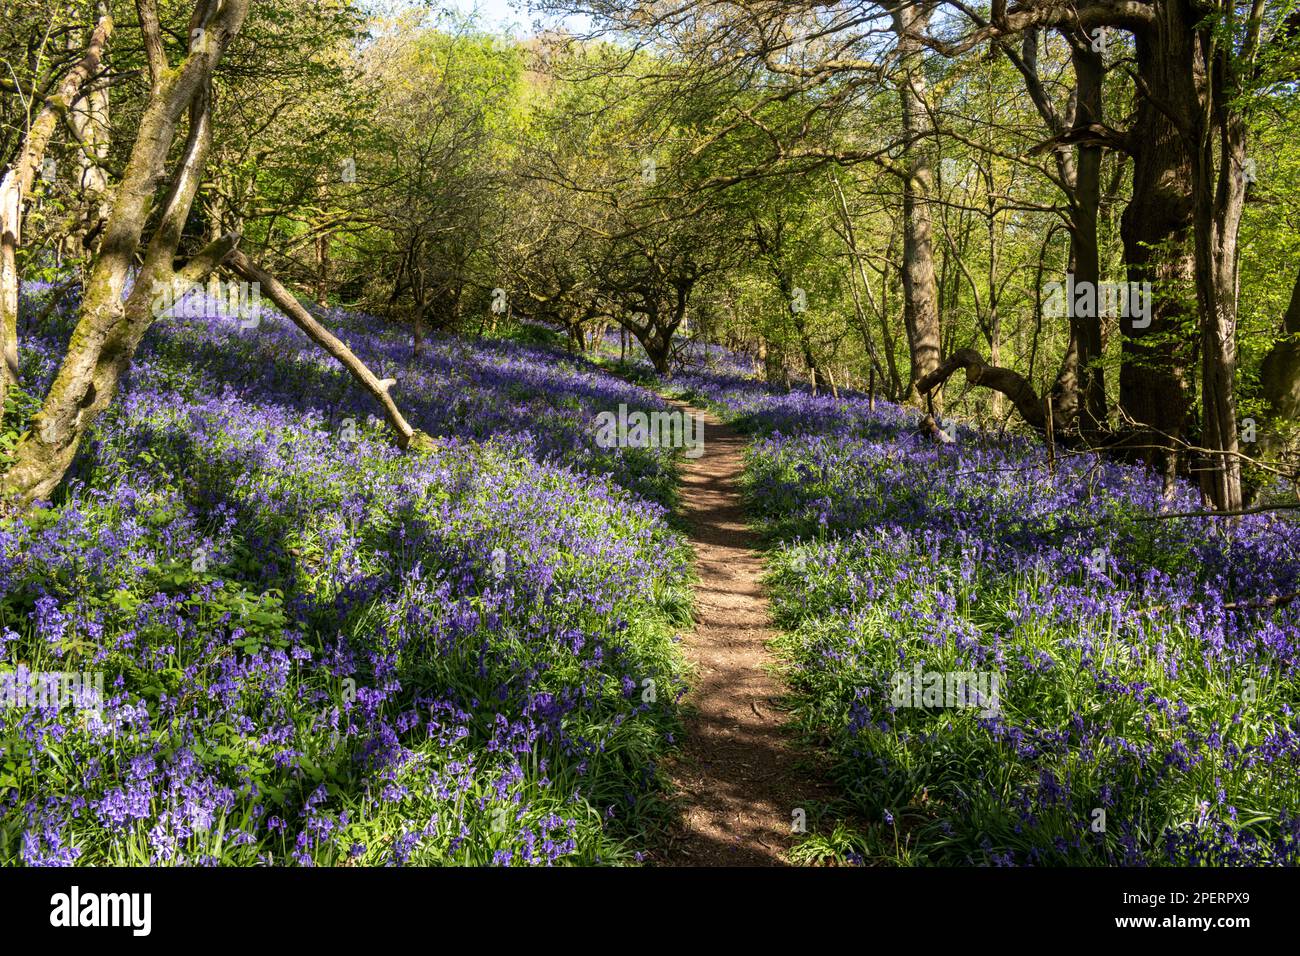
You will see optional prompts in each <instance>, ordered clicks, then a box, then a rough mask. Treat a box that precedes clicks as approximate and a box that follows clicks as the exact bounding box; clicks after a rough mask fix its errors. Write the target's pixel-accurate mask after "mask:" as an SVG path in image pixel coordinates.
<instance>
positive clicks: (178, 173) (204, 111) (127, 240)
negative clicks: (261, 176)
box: [0, 0, 250, 509]
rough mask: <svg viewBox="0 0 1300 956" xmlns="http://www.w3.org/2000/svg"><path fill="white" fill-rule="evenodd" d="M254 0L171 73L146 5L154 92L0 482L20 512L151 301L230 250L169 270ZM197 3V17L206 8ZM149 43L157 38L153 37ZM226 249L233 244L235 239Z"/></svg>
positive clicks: (129, 349)
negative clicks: (76, 304) (213, 112)
mask: <svg viewBox="0 0 1300 956" xmlns="http://www.w3.org/2000/svg"><path fill="white" fill-rule="evenodd" d="M249 3H250V0H225V3H224V4H223V5H222V6H221V7H220V8H219V9H218V10H217V12H215V13H214V14H212V16H211V17H210V18H209V19H207V20H206V23H207V27H206V28H205V29H204V30H203V31H202V32H200V33H196V34H195V37H194V40H193V42H192V44H191V47H190V51H189V54H188V56H187V57H186V59H185V60H184V62H182V63H181V64H180V65H179V66H177V67H175V68H168V67H167V66H166V62H165V59H164V58H163V56H162V48H161V44H160V42H156V37H157V31H158V23H157V19H156V8H155V6H154V5H153V4H152V3H146V2H142V3H140V5H139V10H140V11H141V20H142V29H143V31H144V35H145V37H146V40H148V41H149V42H148V43H147V44H146V47H147V51H148V52H149V58H150V72H151V75H152V77H153V86H152V89H151V91H150V94H149V98H148V101H147V102H146V105H145V109H144V112H143V114H142V115H141V117H140V123H139V129H138V132H137V134H136V138H135V143H134V145H133V146H132V149H131V156H130V159H129V160H128V162H127V165H126V170H125V172H124V174H123V177H122V182H121V184H120V185H119V187H118V189H117V193H116V196H115V197H114V201H113V210H112V213H111V214H110V217H109V222H108V225H107V227H106V228H105V231H104V239H103V242H102V243H101V246H100V251H99V254H98V255H97V256H96V257H95V261H94V264H93V266H92V267H91V272H90V278H89V281H88V282H87V284H86V290H85V294H84V296H83V299H82V307H81V317H80V319H79V320H78V322H77V327H76V329H75V330H74V331H73V333H72V339H71V341H70V342H69V343H68V349H67V352H66V354H65V355H64V358H63V362H62V364H61V365H60V366H59V370H58V372H57V373H56V375H55V377H54V382H53V384H52V385H51V386H50V390H49V392H48V394H47V395H46V396H45V401H44V403H43V404H42V406H41V410H40V411H39V412H38V413H37V414H36V416H35V418H34V420H33V428H32V430H31V431H30V432H29V433H28V434H27V435H25V436H24V437H23V438H22V440H21V441H19V443H18V445H17V446H16V448H15V449H14V457H13V460H12V463H11V464H10V466H9V468H8V469H7V470H6V471H5V473H4V474H3V476H0V500H3V501H4V502H5V503H6V504H7V505H8V506H10V507H16V508H18V509H23V508H26V507H28V506H30V505H31V504H32V503H33V502H34V501H37V500H39V499H42V498H46V497H48V496H49V495H50V494H51V493H52V492H53V490H54V489H55V488H56V487H57V486H58V484H59V482H60V481H62V479H63V475H64V474H65V473H66V472H67V469H68V467H69V465H70V464H71V463H72V459H73V457H74V456H75V455H76V452H77V448H78V447H79V445H80V443H81V440H82V438H83V436H84V435H85V433H86V431H87V430H88V429H89V428H90V426H91V424H92V423H93V422H94V420H95V418H96V417H97V416H98V415H99V414H100V413H101V412H102V411H103V409H104V408H106V407H107V405H108V403H109V402H110V401H111V400H112V398H113V396H114V394H115V393H116V391H117V384H118V382H119V380H120V379H121V376H122V374H123V373H124V372H125V371H126V369H127V367H128V366H129V365H130V362H131V359H132V357H133V356H134V354H135V350H136V348H137V347H138V345H139V343H140V339H141V338H142V337H143V336H144V333H145V332H146V331H147V330H148V328H149V326H150V325H151V324H152V322H153V320H154V319H155V318H156V315H155V314H154V313H155V309H154V298H155V296H156V295H157V292H158V290H159V289H160V288H164V287H166V286H168V285H171V284H172V283H175V282H176V281H177V280H178V278H183V279H184V280H187V281H201V279H202V278H203V277H206V275H207V274H208V272H210V271H211V270H212V269H213V268H215V266H216V264H217V262H218V261H219V259H214V256H217V255H224V254H225V252H226V251H228V248H229V245H228V244H227V241H225V240H223V241H222V242H219V243H216V244H214V245H213V246H209V247H208V248H207V249H205V250H204V251H203V252H201V253H199V255H198V256H196V257H195V259H194V260H193V261H192V262H191V263H190V264H189V265H188V266H187V267H186V268H185V269H184V270H182V271H181V273H180V275H179V276H178V275H177V274H176V273H173V271H172V263H173V262H174V260H175V256H176V247H177V245H178V244H179V242H180V238H181V232H182V230H183V229H184V226H185V221H186V219H187V218H188V216H189V211H190V207H191V206H192V204H193V201H194V196H195V194H196V193H197V191H198V187H199V182H200V179H201V176H202V172H203V167H204V165H205V162H206V159H207V153H208V147H209V145H210V142H211V129H210V121H211V118H210V115H209V109H208V105H209V100H208V92H207V91H208V87H209V84H210V83H211V80H212V74H213V72H214V71H215V69H216V66H217V63H218V62H219V61H220V59H221V57H222V55H223V54H224V52H225V49H226V46H227V45H228V44H229V42H230V40H231V39H232V38H233V37H234V36H235V34H236V33H238V32H239V29H240V27H242V26H243V22H244V17H245V16H246V14H247V12H248V6H249ZM207 7H208V5H207V4H201V5H200V6H199V7H197V8H196V10H195V16H198V14H199V13H200V12H201V11H203V10H205V9H207ZM150 38H153V39H150ZM186 110H189V113H190V123H189V133H188V135H187V140H186V143H185V148H184V151H183V153H182V156H181V159H180V161H179V163H178V165H177V167H176V170H175V172H174V173H173V174H172V176H171V185H170V188H169V191H168V193H167V196H166V199H165V201H164V204H163V208H162V212H161V214H160V216H159V218H158V225H157V226H156V228H155V231H154V235H153V238H152V239H151V241H150V243H149V246H148V248H147V250H146V252H145V256H144V263H143V265H142V266H141V267H140V271H139V273H138V275H137V276H136V280H135V284H134V285H133V287H132V291H131V295H130V297H129V298H128V299H127V301H126V302H125V303H124V302H123V301H122V292H123V289H124V288H125V285H126V280H127V274H128V270H129V269H130V268H131V266H132V264H133V263H134V261H135V259H136V255H137V252H138V250H139V248H140V243H141V235H142V233H143V231H144V228H145V225H146V222H148V221H149V220H150V218H151V217H150V213H151V211H152V208H153V203H154V198H155V192H156V190H157V187H158V184H159V183H160V182H166V181H167V177H166V172H165V169H166V162H167V156H168V153H169V152H170V150H171V147H172V144H173V142H174V140H175V137H176V131H177V125H178V124H179V122H180V119H181V116H182V115H183V114H184V113H185V112H186ZM230 244H233V242H231V243H230Z"/></svg>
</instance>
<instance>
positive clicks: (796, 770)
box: [662, 402, 827, 866]
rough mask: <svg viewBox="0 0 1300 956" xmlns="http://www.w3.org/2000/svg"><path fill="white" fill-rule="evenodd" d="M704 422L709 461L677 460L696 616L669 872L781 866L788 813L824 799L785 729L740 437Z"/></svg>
mask: <svg viewBox="0 0 1300 956" xmlns="http://www.w3.org/2000/svg"><path fill="white" fill-rule="evenodd" d="M673 404H674V405H676V406H677V407H679V408H681V409H682V410H683V411H686V412H689V413H691V414H696V415H702V416H703V418H704V422H705V429H704V454H703V455H702V456H701V457H699V458H696V459H689V458H686V459H683V460H682V475H681V514H682V517H683V519H684V520H685V522H686V525H687V527H688V528H689V531H690V540H691V543H692V544H693V545H694V547H695V554H696V572H697V574H698V576H699V582H698V584H697V589H696V590H697V595H698V601H697V617H696V628H695V632H694V634H692V635H690V636H688V637H686V638H684V641H683V646H684V648H685V651H686V655H687V657H688V658H689V659H690V661H691V662H692V663H693V664H694V666H695V668H696V675H695V680H694V683H693V686H692V688H691V691H690V693H689V695H688V696H687V698H686V704H687V712H686V715H685V722H686V735H685V739H684V740H683V742H682V747H681V750H680V751H679V753H678V754H677V755H676V756H675V758H674V759H673V761H672V763H671V765H670V766H669V771H668V772H669V774H670V776H671V777H672V780H673V783H674V785H675V787H676V790H677V794H678V796H677V803H678V810H679V814H680V816H679V821H678V824H677V826H676V827H675V828H674V831H673V832H672V833H671V834H670V839H669V843H668V846H667V848H666V850H665V851H664V856H665V858H664V859H663V860H662V862H664V863H667V864H669V865H674V866H728V865H731V866H781V865H784V864H785V863H786V852H787V850H788V849H789V847H790V843H791V837H792V833H793V827H792V823H793V820H794V813H795V811H796V810H797V809H799V808H805V809H807V811H808V818H809V824H810V825H811V818H812V811H811V809H810V805H811V804H812V803H815V802H819V801H823V800H825V799H826V796H827V793H826V791H825V790H824V788H823V787H822V786H820V785H819V784H818V783H817V778H816V775H815V774H814V773H810V772H809V771H808V769H807V768H805V767H802V766H801V764H803V763H806V761H805V760H804V758H803V756H802V755H801V754H800V753H799V751H798V749H797V746H796V744H795V742H794V740H793V739H791V738H790V737H789V736H787V734H786V732H785V731H784V730H783V728H782V724H783V723H784V720H785V715H784V712H783V711H782V710H781V709H780V706H779V701H780V699H781V697H782V696H783V694H784V690H785V689H784V687H783V685H782V683H781V681H780V680H779V678H777V677H775V676H774V675H773V674H772V673H771V672H770V666H771V663H772V655H771V653H770V652H769V650H768V648H767V642H768V641H769V640H770V639H771V637H772V634H771V632H770V631H769V630H768V621H769V618H768V604H767V597H766V595H765V594H764V593H763V588H762V586H761V584H760V583H759V578H760V576H761V575H762V573H763V562H762V558H761V556H760V554H759V552H758V550H757V548H756V544H757V541H756V536H755V535H754V534H753V532H751V531H750V530H749V527H748V525H747V524H746V521H745V512H744V506H743V504H742V502H741V494H740V477H741V472H742V471H743V469H744V452H745V448H746V446H747V444H748V440H747V439H746V437H745V436H744V435H743V434H741V433H740V432H738V431H736V430H735V429H733V428H731V427H730V426H728V425H725V424H723V423H722V422H721V421H719V420H718V419H717V418H716V417H715V416H714V415H712V414H710V413H708V412H701V411H700V410H699V409H697V408H694V407H692V406H689V405H685V404H683V403H681V402H673Z"/></svg>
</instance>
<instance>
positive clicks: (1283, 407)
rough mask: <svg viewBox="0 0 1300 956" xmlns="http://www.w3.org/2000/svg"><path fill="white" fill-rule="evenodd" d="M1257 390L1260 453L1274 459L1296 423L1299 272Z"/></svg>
mask: <svg viewBox="0 0 1300 956" xmlns="http://www.w3.org/2000/svg"><path fill="white" fill-rule="evenodd" d="M1259 384H1260V392H1261V394H1262V396H1263V398H1264V400H1265V401H1266V402H1267V403H1268V419H1267V421H1266V422H1265V425H1264V429H1263V433H1262V434H1261V435H1260V456H1261V457H1262V458H1264V459H1265V460H1268V461H1275V460H1278V459H1282V458H1284V457H1287V456H1286V449H1287V447H1288V445H1289V444H1291V442H1292V441H1293V440H1294V436H1295V430H1296V427H1297V426H1298V425H1300V273H1297V275H1296V280H1295V285H1294V286H1292V288H1291V301H1290V303H1289V304H1288V305H1287V310H1286V315H1284V316H1283V318H1282V338H1280V339H1278V341H1277V342H1276V343H1275V344H1274V345H1273V347H1272V348H1271V349H1270V350H1269V353H1268V355H1266V356H1265V357H1264V364H1263V365H1262V366H1261V367H1260V372H1259Z"/></svg>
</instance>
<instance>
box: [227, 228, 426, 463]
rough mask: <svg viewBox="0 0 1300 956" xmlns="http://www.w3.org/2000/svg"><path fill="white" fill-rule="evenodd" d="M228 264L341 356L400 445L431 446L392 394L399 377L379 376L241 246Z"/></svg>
mask: <svg viewBox="0 0 1300 956" xmlns="http://www.w3.org/2000/svg"><path fill="white" fill-rule="evenodd" d="M225 264H226V265H228V266H229V267H230V268H231V269H233V270H234V271H235V272H236V273H238V274H239V275H241V276H243V277H244V278H245V279H247V280H248V281H250V282H256V283H257V284H258V285H259V286H260V287H261V291H263V292H265V293H266V294H267V296H268V297H269V298H270V300H271V301H272V302H274V303H275V304H276V307H277V308H279V310H280V311H281V312H283V313H284V314H285V315H287V316H288V317H289V318H290V319H291V320H292V321H293V324H294V325H296V326H298V328H300V329H302V330H303V332H305V333H306V334H307V337H308V338H309V339H311V340H312V341H313V342H315V343H316V344H317V345H319V346H320V347H321V348H322V349H324V350H325V351H326V352H328V353H329V354H330V355H332V356H333V357H334V358H336V359H338V361H339V364H341V365H342V366H343V367H344V368H345V369H347V370H348V372H349V373H351V375H352V377H353V378H354V379H356V381H357V383H358V384H360V385H361V387H362V388H364V389H365V390H366V391H367V392H369V393H370V395H371V397H373V398H374V399H375V401H377V402H378V403H379V406H380V408H382V409H383V412H384V418H385V420H387V422H388V425H389V427H390V428H392V430H393V432H394V433H395V434H396V436H397V444H398V446H399V447H400V448H402V449H404V450H405V449H408V448H410V449H416V450H418V449H424V448H428V447H429V446H430V444H431V439H429V437H428V436H427V435H425V434H424V433H423V432H420V431H417V430H416V429H414V428H412V427H411V426H410V424H408V423H407V421H406V419H405V418H404V417H403V416H402V413H401V411H400V410H399V409H398V407H397V403H396V402H394V401H393V397H392V396H391V395H390V394H389V390H390V389H391V388H392V387H393V386H394V385H395V384H397V382H396V380H395V379H391V378H386V379H379V378H377V377H376V376H375V374H374V373H373V372H371V371H370V369H369V368H367V367H366V364H365V363H364V362H362V361H361V359H359V358H357V357H356V355H355V354H353V352H352V350H351V349H350V348H348V347H347V346H346V345H345V344H343V343H342V342H341V341H339V339H338V338H337V337H336V336H335V335H334V334H333V333H332V332H330V331H329V329H327V328H325V327H324V326H323V325H321V324H320V323H319V322H317V321H316V320H315V319H314V318H312V316H311V313H309V312H308V311H307V310H306V309H304V308H303V307H302V304H301V303H300V302H299V301H298V300H297V299H296V298H295V297H294V296H293V294H292V293H290V292H289V290H288V289H286V288H285V287H284V286H283V285H281V284H280V283H279V281H278V280H276V278H275V277H274V276H272V275H271V274H270V273H269V272H267V271H265V270H264V269H261V268H259V267H258V266H257V265H255V264H254V263H253V261H252V260H251V259H249V258H248V256H246V255H244V254H243V253H242V252H240V251H238V250H233V251H231V252H230V253H229V254H228V255H227V256H226V258H225Z"/></svg>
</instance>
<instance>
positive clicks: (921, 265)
mask: <svg viewBox="0 0 1300 956" xmlns="http://www.w3.org/2000/svg"><path fill="white" fill-rule="evenodd" d="M932 9H933V8H932V5H931V4H929V3H916V4H909V5H902V4H899V5H896V6H893V7H892V8H891V11H890V12H891V13H892V15H893V22H894V31H895V33H896V34H897V36H898V54H899V57H900V60H901V61H902V70H903V75H902V77H901V79H900V83H899V101H900V105H901V107H902V115H903V135H904V137H905V139H906V145H905V146H904V148H903V152H904V162H905V164H906V170H905V175H904V178H903V268H902V274H903V296H904V301H903V321H904V325H905V326H906V329H907V343H908V349H909V351H910V353H911V358H912V372H911V379H910V380H909V383H908V388H907V391H908V392H909V394H910V395H911V396H916V395H917V394H918V393H917V390H916V383H917V382H919V381H920V380H921V379H922V378H924V377H925V376H926V375H928V374H929V373H930V372H932V371H934V369H936V368H938V366H939V361H940V355H941V349H942V347H943V343H942V340H941V335H940V329H939V295H938V287H937V285H936V280H935V271H934V247H933V241H932V224H931V211H930V189H931V186H932V185H933V172H932V170H931V168H930V148H931V147H930V143H929V142H928V140H929V139H931V138H932V137H933V134H934V122H933V120H932V118H931V116H930V113H929V111H928V109H927V108H926V102H925V94H926V82H925V74H924V72H923V70H922V62H921V43H920V42H919V41H918V40H916V39H913V38H912V37H909V36H906V35H905V33H920V32H922V31H924V30H925V29H926V27H927V25H928V24H929V21H930V15H931V13H932Z"/></svg>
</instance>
